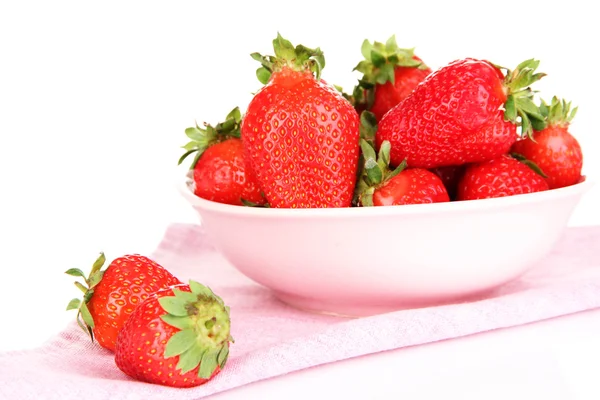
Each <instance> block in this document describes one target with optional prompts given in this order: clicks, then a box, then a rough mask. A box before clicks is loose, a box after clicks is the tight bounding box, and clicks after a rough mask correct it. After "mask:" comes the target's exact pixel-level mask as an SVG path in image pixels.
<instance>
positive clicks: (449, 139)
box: [377, 58, 544, 168]
mask: <svg viewBox="0 0 600 400" xmlns="http://www.w3.org/2000/svg"><path fill="white" fill-rule="evenodd" d="M538 64H539V62H538V61H535V60H527V61H525V62H523V63H521V64H520V65H519V66H518V67H517V68H516V69H515V70H514V71H507V72H506V75H504V74H503V73H502V70H501V68H499V67H497V66H495V65H494V64H491V63H490V62H488V61H483V60H475V59H470V58H469V59H464V60H458V61H454V62H452V63H450V64H449V65H447V66H445V67H443V68H441V69H439V70H437V71H435V72H433V73H432V74H430V75H429V76H427V78H425V80H424V81H423V82H422V83H421V84H420V85H418V86H417V87H416V88H415V90H414V91H413V92H412V93H411V94H410V95H409V96H408V97H407V98H406V99H405V100H404V101H402V102H401V103H400V104H399V105H398V106H396V107H395V108H394V109H393V110H392V111H390V112H389V113H387V114H386V115H385V116H384V118H383V119H382V120H381V122H380V124H379V130H378V131H377V145H378V146H379V145H381V143H382V142H383V141H384V140H389V141H390V142H391V144H392V152H391V163H392V165H398V164H399V163H400V162H402V160H404V159H406V161H407V162H408V165H410V166H411V167H413V168H414V167H421V168H435V167H442V166H448V165H460V164H465V163H472V162H481V161H485V160H489V159H492V158H495V157H498V156H499V155H501V154H504V153H506V152H508V150H509V149H510V146H511V145H512V144H513V143H514V142H515V140H516V139H517V126H516V124H517V123H520V124H521V130H522V134H523V135H525V134H530V133H531V125H532V124H535V125H536V127H541V126H543V117H542V116H541V115H540V113H539V109H538V108H537V107H536V106H535V105H534V103H533V101H532V92H531V90H530V89H529V85H531V84H532V83H533V82H535V81H537V80H539V79H540V78H542V77H543V76H544V74H541V73H534V71H535V70H536V68H537V66H538Z"/></svg>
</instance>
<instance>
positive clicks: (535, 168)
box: [509, 152, 548, 178]
mask: <svg viewBox="0 0 600 400" xmlns="http://www.w3.org/2000/svg"><path fill="white" fill-rule="evenodd" d="M509 155H510V156H511V157H512V158H514V159H515V160H517V161H520V162H522V163H523V164H525V165H527V166H528V167H529V168H531V169H532V170H533V172H535V173H536V174H538V175H539V176H541V177H542V178H547V177H548V175H546V174H545V173H544V171H542V169H541V168H540V167H539V165H537V164H536V163H534V162H533V161H531V160H529V159H528V158H527V157H525V156H524V155H522V154H519V153H515V152H512V153H510V154H509Z"/></svg>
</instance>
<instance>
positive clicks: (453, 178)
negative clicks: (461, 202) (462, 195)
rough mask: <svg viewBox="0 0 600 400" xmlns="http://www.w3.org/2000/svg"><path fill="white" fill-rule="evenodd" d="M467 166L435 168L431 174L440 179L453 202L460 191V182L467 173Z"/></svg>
mask: <svg viewBox="0 0 600 400" xmlns="http://www.w3.org/2000/svg"><path fill="white" fill-rule="evenodd" d="M465 168H466V165H465V164H463V165H450V166H448V167H438V168H433V169H432V170H431V172H433V173H434V174H436V175H437V176H439V177H440V179H441V180H442V182H444V186H445V187H446V190H447V191H448V196H450V199H451V200H454V199H456V191H457V190H458V182H460V178H462V175H463V173H464V172H465Z"/></svg>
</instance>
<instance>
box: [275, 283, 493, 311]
mask: <svg viewBox="0 0 600 400" xmlns="http://www.w3.org/2000/svg"><path fill="white" fill-rule="evenodd" d="M499 286H502V285H499ZM499 286H494V287H490V288H485V289H481V290H479V291H475V292H472V293H468V294H464V293H463V294H461V295H455V296H442V297H429V298H427V299H424V298H419V299H397V298H396V299H389V300H388V301H387V302H385V303H380V304H366V303H365V302H364V301H363V302H361V301H360V300H357V301H356V302H344V303H337V302H331V301H327V300H323V299H315V298H307V297H302V296H297V295H293V294H289V293H284V292H278V291H273V293H274V294H275V296H276V297H277V298H278V299H279V300H281V301H282V302H284V303H285V304H287V305H289V306H291V307H294V308H296V309H299V310H302V311H306V312H310V313H314V314H323V315H331V316H335V317H340V318H360V317H369V316H373V315H379V314H386V313H390V312H394V311H402V310H411V309H418V308H427V307H436V306H444V305H450V304H458V303H469V302H475V301H480V300H484V299H486V298H489V297H495V292H496V290H497V289H498V287H499Z"/></svg>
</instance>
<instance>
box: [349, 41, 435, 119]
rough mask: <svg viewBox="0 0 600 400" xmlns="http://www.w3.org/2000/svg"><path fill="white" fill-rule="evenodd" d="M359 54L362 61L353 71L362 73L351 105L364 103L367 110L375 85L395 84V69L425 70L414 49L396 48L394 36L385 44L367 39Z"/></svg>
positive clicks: (373, 94)
mask: <svg viewBox="0 0 600 400" xmlns="http://www.w3.org/2000/svg"><path fill="white" fill-rule="evenodd" d="M361 53H362V55H363V57H364V60H362V61H360V62H359V63H358V64H357V65H356V67H354V69H353V71H358V72H360V73H362V77H361V78H360V79H359V80H358V85H356V86H355V88H354V90H353V93H352V96H351V98H352V100H353V104H354V105H356V104H361V103H366V104H367V108H370V107H371V106H372V105H373V101H374V99H375V90H374V89H375V85H383V84H385V83H387V82H391V83H392V84H394V83H395V73H394V71H395V68H396V67H409V68H418V69H423V70H425V69H427V68H428V67H427V65H425V63H423V62H422V61H421V60H420V59H418V58H415V52H414V48H411V49H405V48H400V47H398V44H397V43H396V36H395V35H392V36H391V37H390V38H389V39H388V40H387V41H386V42H385V43H381V42H377V41H374V42H373V43H371V42H369V40H368V39H365V40H364V41H363V44H362V46H361Z"/></svg>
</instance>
